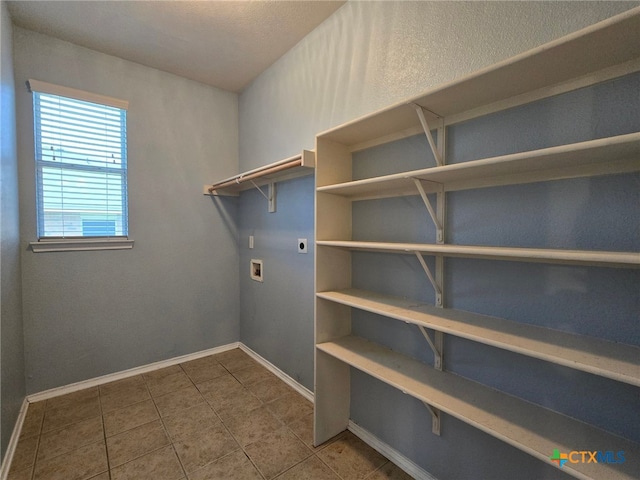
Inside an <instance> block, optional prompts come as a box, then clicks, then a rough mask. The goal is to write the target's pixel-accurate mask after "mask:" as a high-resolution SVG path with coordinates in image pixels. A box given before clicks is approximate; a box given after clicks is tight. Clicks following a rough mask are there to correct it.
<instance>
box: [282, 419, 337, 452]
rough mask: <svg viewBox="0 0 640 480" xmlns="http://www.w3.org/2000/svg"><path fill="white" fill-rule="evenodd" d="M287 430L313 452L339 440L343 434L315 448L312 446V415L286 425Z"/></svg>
mask: <svg viewBox="0 0 640 480" xmlns="http://www.w3.org/2000/svg"><path fill="white" fill-rule="evenodd" d="M287 426H288V427H289V429H290V430H291V431H292V432H293V433H294V434H295V435H296V436H297V437H298V438H299V439H300V440H302V443H304V444H305V445H306V446H307V447H309V448H310V449H311V450H313V451H318V450H320V449H322V448H325V447H326V446H327V445H329V444H330V443H331V442H333V441H335V440H337V439H338V438H340V437H341V436H342V435H343V434H344V432H343V433H340V434H338V435H336V436H335V437H333V438H332V439H330V440H328V441H326V442H324V443H323V444H322V445H318V446H317V447H314V446H313V413H310V414H309V415H306V416H304V417H302V418H300V419H298V420H296V421H295V422H293V423H290V424H289V425H287Z"/></svg>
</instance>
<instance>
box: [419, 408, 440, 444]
mask: <svg viewBox="0 0 640 480" xmlns="http://www.w3.org/2000/svg"><path fill="white" fill-rule="evenodd" d="M422 403H424V406H425V407H427V410H429V413H430V414H431V431H432V432H433V433H434V434H435V435H438V436H440V410H438V409H437V408H433V407H432V406H431V405H429V404H428V403H427V402H422Z"/></svg>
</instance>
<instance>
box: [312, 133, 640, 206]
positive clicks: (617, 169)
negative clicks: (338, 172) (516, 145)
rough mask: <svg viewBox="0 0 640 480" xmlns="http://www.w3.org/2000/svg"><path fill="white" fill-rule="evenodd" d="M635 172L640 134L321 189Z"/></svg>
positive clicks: (452, 185) (382, 192)
mask: <svg viewBox="0 0 640 480" xmlns="http://www.w3.org/2000/svg"><path fill="white" fill-rule="evenodd" d="M632 171H640V132H634V133H629V134H625V135H618V136H615V137H607V138H599V139H595V140H588V141H584V142H578V143H572V144H566V145H559V146H555V147H548V148H543V149H539V150H531V151H526V152H519V153H514V154H509V155H501V156H498V157H490V158H483V159H479V160H471V161H467V162H462V163H455V164H450V165H444V166H441V167H431V168H424V169H420V170H413V171H408V172H402V173H396V174H391V175H384V176H380V177H372V178H366V179H362V180H354V181H351V182H344V183H339V184H335V185H326V186H321V187H318V188H317V190H318V192H323V193H332V194H335V195H343V196H346V197H350V198H352V199H368V198H384V197H388V196H394V195H418V191H417V190H416V188H415V185H414V183H413V178H419V179H422V180H427V181H430V182H434V183H437V184H444V185H445V191H453V190H466V189H472V188H481V187H488V186H494V185H502V184H507V183H509V184H513V183H529V182H539V181H550V180H556V179H560V178H571V177H572V176H585V175H589V176H592V175H605V174H607V175H610V174H616V173H628V172H632ZM385 187H386V188H385ZM426 190H427V191H429V189H428V187H427V188H426ZM433 191H435V188H434V189H433Z"/></svg>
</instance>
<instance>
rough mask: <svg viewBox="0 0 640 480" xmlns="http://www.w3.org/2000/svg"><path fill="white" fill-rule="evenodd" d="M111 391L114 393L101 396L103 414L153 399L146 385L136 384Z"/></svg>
mask: <svg viewBox="0 0 640 480" xmlns="http://www.w3.org/2000/svg"><path fill="white" fill-rule="evenodd" d="M110 390H111V391H112V393H109V394H103V395H100V403H101V405H102V412H103V413H106V412H111V411H113V410H117V409H119V408H122V407H126V406H128V405H133V404H134V403H138V402H142V401H144V400H149V399H150V398H151V396H150V395H149V390H147V386H146V385H145V384H144V383H136V384H132V385H129V386H127V387H121V388H118V389H114V388H112V389H110ZM107 391H109V390H107Z"/></svg>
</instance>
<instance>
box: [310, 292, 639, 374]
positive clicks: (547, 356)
mask: <svg viewBox="0 0 640 480" xmlns="http://www.w3.org/2000/svg"><path fill="white" fill-rule="evenodd" d="M316 296H317V297H318V298H322V299H325V300H329V301H331V302H335V303H339V304H342V305H347V306H349V307H353V308H358V309H360V310H365V311H367V312H371V313H375V314H377V315H384V316H386V317H389V318H394V319H396V320H400V321H402V322H406V323H412V324H415V325H421V326H423V327H426V328H431V329H434V330H438V331H441V332H443V333H448V334H451V335H455V336H457V337H462V338H466V339H469V340H473V341H475V342H479V343H484V344H486V345H492V346H494V347H497V348H502V349H505V350H510V351H512V352H516V353H520V354H523V355H528V356H530V357H534V358H539V359H541V360H545V361H548V362H551V363H556V364H558V365H564V366H566V367H570V368H573V369H576V370H582V371H585V372H589V373H593V374H594V375H600V376H603V377H607V378H611V379H613V380H617V381H619V382H625V383H629V384H631V385H636V386H640V347H635V346H632V345H624V344H620V343H616V342H609V341H606V340H602V339H599V338H595V337H587V336H584V335H575V334H572V333H567V332H562V331H560V330H552V329H549V328H542V327H537V326H535V325H529V324H526V323H520V322H513V321H510V320H505V319H502V318H497V317H490V316H488V315H481V314H478V313H473V312H464V311H460V310H453V309H448V308H436V307H434V306H433V305H428V304H424V303H420V302H416V301H413V300H409V299H405V298H399V297H393V296H390V295H382V294H378V293H374V292H367V291H364V290H356V289H348V290H340V291H334V292H318V293H317V294H316Z"/></svg>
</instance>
